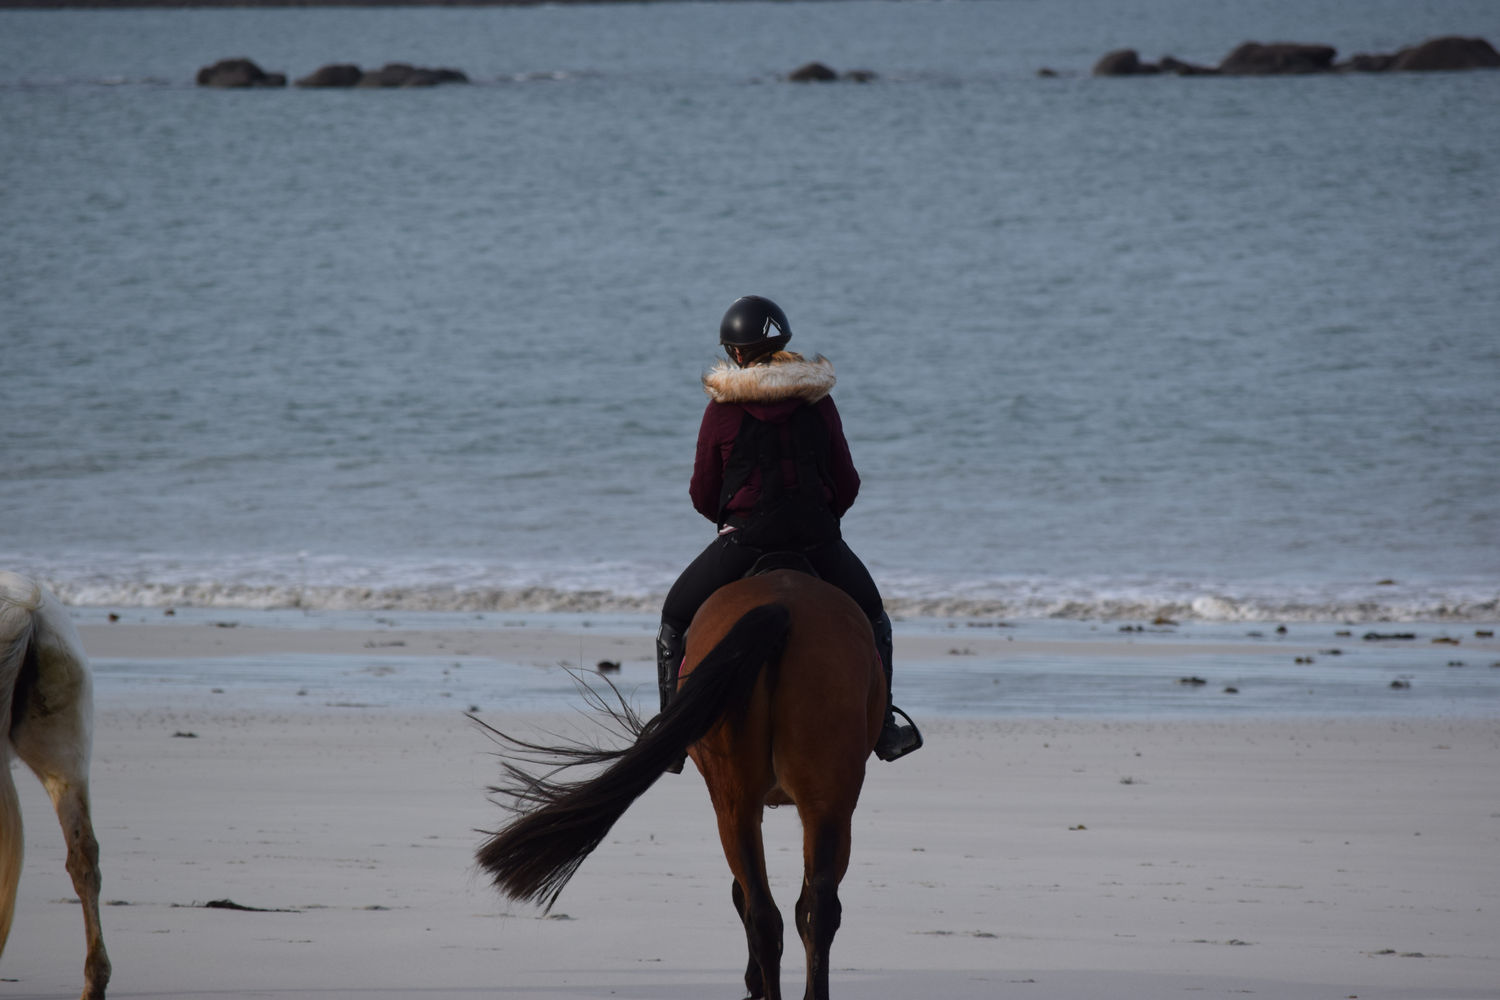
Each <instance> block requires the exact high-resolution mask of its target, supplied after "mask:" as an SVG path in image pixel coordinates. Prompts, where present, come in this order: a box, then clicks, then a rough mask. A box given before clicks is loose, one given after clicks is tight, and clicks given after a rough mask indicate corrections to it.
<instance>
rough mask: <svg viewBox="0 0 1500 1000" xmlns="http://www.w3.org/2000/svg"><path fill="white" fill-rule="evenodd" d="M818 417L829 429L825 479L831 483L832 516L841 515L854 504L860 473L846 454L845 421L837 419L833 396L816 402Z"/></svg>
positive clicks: (837, 412) (857, 494)
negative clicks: (826, 477)
mask: <svg viewBox="0 0 1500 1000" xmlns="http://www.w3.org/2000/svg"><path fill="white" fill-rule="evenodd" d="M818 414H819V416H821V417H822V418H823V423H824V424H825V425H827V427H828V478H829V479H830V480H832V486H833V500H832V504H831V506H832V508H833V512H834V514H836V515H837V516H839V517H843V516H844V512H845V511H846V510H848V509H849V508H850V507H852V506H853V505H854V498H855V497H857V496H859V472H857V471H856V470H855V468H854V457H853V456H852V455H850V454H849V441H848V439H847V438H845V437H844V421H843V420H842V419H841V418H840V417H839V408H838V407H837V406H835V405H834V404H833V397H832V396H824V397H823V398H822V399H820V400H819V401H818Z"/></svg>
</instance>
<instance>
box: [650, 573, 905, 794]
mask: <svg viewBox="0 0 1500 1000" xmlns="http://www.w3.org/2000/svg"><path fill="white" fill-rule="evenodd" d="M765 605H779V606H781V607H784V608H785V609H786V610H787V613H788V614H789V616H790V626H789V629H788V631H787V635H786V639H785V643H784V645H783V647H782V649H781V655H780V657H779V658H777V659H775V660H774V661H772V662H771V663H770V664H768V666H767V668H766V669H764V670H762V671H761V673H760V675H759V676H758V677H757V678H756V679H755V683H754V685H753V687H751V689H750V690H749V692H748V697H747V698H746V700H745V701H744V703H743V705H742V706H740V707H739V708H738V710H737V711H736V713H735V714H733V715H731V716H729V717H727V718H726V719H725V720H724V722H723V723H721V724H720V725H719V726H717V727H715V728H714V729H711V730H710V731H709V732H708V733H707V734H705V735H704V737H703V738H702V739H701V740H699V741H698V743H697V745H696V746H695V747H694V748H693V750H692V754H693V757H694V760H695V761H697V763H698V766H699V769H700V770H704V772H705V777H706V778H708V779H709V784H710V785H713V784H714V780H713V778H712V776H710V775H709V774H708V769H711V768H714V767H715V764H714V758H721V759H728V758H732V759H733V762H734V767H735V768H736V770H737V772H738V775H739V778H740V780H745V779H750V780H751V782H752V784H753V785H755V786H757V787H759V788H760V789H761V794H762V795H764V796H765V801H768V802H771V803H774V804H784V803H787V802H791V801H795V800H796V799H797V798H798V797H799V793H806V794H824V793H825V792H826V790H827V789H828V788H829V787H830V786H837V787H839V788H841V789H845V790H848V789H850V788H851V786H852V789H853V790H854V792H855V793H856V794H857V792H858V788H859V786H860V784H862V782H863V776H864V766H865V760H866V759H867V758H868V756H869V753H870V750H871V749H872V748H873V747H874V745H875V740H876V738H877V737H878V736H879V733H880V724H881V722H882V721H883V714H884V709H885V679H884V675H883V673H882V670H881V666H880V654H879V652H878V651H877V650H876V648H875V641H874V636H873V634H872V633H871V631H870V623H869V619H868V618H867V617H866V616H865V614H864V612H863V611H861V610H860V608H859V605H858V604H856V603H855V602H854V600H853V599H852V598H850V597H849V596H848V595H847V594H845V593H844V592H843V591H842V590H839V589H838V588H837V587H835V586H833V585H832V584H830V583H826V582H824V581H822V580H819V579H817V578H816V577H814V576H810V575H808V574H805V573H799V572H795V571H792V570H772V571H770V572H766V573H761V574H759V575H756V576H749V577H746V578H745V579H743V580H737V581H735V582H734V583H731V584H729V585H727V586H725V587H721V588H720V589H719V590H718V591H716V592H715V593H714V594H713V595H712V596H710V597H709V599H708V600H707V601H705V602H704V604H703V606H702V608H700V609H699V611H698V614H697V615H696V616H695V617H694V619H693V622H692V624H691V625H690V626H689V627H688V631H687V636H686V651H687V656H686V660H685V662H684V664H683V669H682V678H681V680H680V681H679V683H680V684H682V685H686V684H687V682H688V681H687V678H689V677H690V676H691V675H692V673H693V670H694V669H695V665H696V664H698V663H700V662H702V660H703V659H704V658H705V657H706V656H707V653H708V651H709V650H711V649H713V648H715V647H717V646H718V645H719V643H721V642H722V641H723V639H724V637H725V636H726V635H727V634H728V633H729V631H730V630H731V629H732V628H733V627H734V626H735V625H736V624H737V623H738V622H739V621H740V620H741V619H742V618H743V617H744V616H745V614H746V613H748V612H749V611H750V610H752V609H754V608H757V607H762V606H765ZM835 734H837V737H836V736H835Z"/></svg>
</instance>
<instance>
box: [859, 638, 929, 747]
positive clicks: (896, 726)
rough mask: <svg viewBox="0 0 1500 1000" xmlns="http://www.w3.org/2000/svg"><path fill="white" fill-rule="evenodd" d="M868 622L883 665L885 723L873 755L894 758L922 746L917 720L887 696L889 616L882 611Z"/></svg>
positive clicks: (890, 642) (891, 652) (891, 643)
mask: <svg viewBox="0 0 1500 1000" xmlns="http://www.w3.org/2000/svg"><path fill="white" fill-rule="evenodd" d="M870 625H871V627H872V628H874V629H875V648H876V649H878V650H879V651H880V662H881V665H882V666H883V667H884V668H885V691H886V698H885V725H883V726H882V727H881V728H880V738H879V739H877V740H876V741H875V756H877V757H879V758H880V759H881V760H896V759H897V758H898V757H905V756H906V755H907V754H909V753H911V752H912V751H913V750H920V749H922V734H921V733H920V732H918V731H917V724H916V723H915V722H912V721H911V716H909V715H907V714H906V713H905V712H902V711H901V709H899V708H897V707H896V706H895V704H894V703H893V701H892V698H891V677H892V670H891V658H892V656H893V655H894V652H895V642H894V640H893V639H892V637H891V619H890V616H889V615H887V614H886V613H885V612H884V611H882V612H881V613H880V617H879V618H872V619H871V620H870ZM898 713H899V714H900V716H901V718H903V719H905V720H906V724H905V725H902V724H901V723H899V722H897V721H896V715H897V714H898Z"/></svg>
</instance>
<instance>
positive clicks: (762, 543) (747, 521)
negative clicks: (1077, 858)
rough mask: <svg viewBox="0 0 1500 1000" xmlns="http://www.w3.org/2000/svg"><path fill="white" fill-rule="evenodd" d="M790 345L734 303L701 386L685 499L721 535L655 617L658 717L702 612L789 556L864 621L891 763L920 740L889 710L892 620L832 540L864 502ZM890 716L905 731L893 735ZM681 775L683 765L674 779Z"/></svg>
mask: <svg viewBox="0 0 1500 1000" xmlns="http://www.w3.org/2000/svg"><path fill="white" fill-rule="evenodd" d="M791 339H792V328H791V326H790V325H788V323H787V319H786V314H785V313H784V312H782V310H781V308H780V307H779V306H777V305H776V303H774V302H772V301H771V300H770V299H766V298H762V297H760V296H758V295H747V296H744V297H743V298H739V299H736V300H735V301H734V303H733V304H732V305H730V307H729V310H728V311H727V312H726V313H725V314H724V319H723V321H722V322H721V323H720V324H719V342H720V343H721V344H722V345H723V347H724V349H725V351H726V353H727V354H728V355H729V361H720V362H718V363H717V364H716V365H715V366H714V367H713V368H712V369H710V370H709V372H708V374H706V375H704V376H703V388H704V391H706V392H707V393H708V396H709V403H708V407H707V409H705V410H704V412H703V423H702V426H701V427H700V428H699V430H698V451H697V455H696V456H695V458H694V461H693V479H692V484H691V486H690V488H689V493H690V494H691V496H692V500H693V506H694V507H695V508H696V509H697V510H698V512H699V513H700V514H702V515H703V516H704V517H706V518H708V519H709V520H711V521H713V522H714V523H715V524H717V525H718V526H719V533H718V535H717V537H715V538H714V540H713V541H712V542H711V543H709V546H708V548H706V549H704V550H703V552H702V554H701V555H699V556H698V558H697V559H695V560H693V562H692V563H691V564H690V565H689V566H688V568H687V569H686V570H684V571H683V573H682V575H681V576H680V577H679V578H678V580H677V582H676V583H675V584H673V586H672V589H671V591H669V592H668V594H667V599H666V602H665V603H664V605H663V606H662V617H661V630H660V631H659V632H658V633H657V639H656V671H657V681H658V686H659V687H660V689H661V704H662V708H663V709H665V708H666V706H667V701H668V700H669V699H670V698H671V696H672V694H673V692H675V691H676V690H677V668H678V666H679V665H680V664H681V663H682V644H683V634H684V633H685V632H686V631H687V627H688V623H689V622H691V621H692V620H693V615H694V614H695V613H696V612H697V610H698V607H699V606H700V605H701V604H702V603H703V602H704V601H705V600H707V599H708V596H709V595H710V594H712V593H713V592H714V591H715V590H717V589H718V588H720V587H722V586H723V585H724V584H726V583H730V582H731V581H734V580H738V579H739V578H740V577H742V576H744V575H745V573H746V571H748V570H749V569H750V567H751V566H752V565H753V564H754V563H755V561H756V560H757V559H759V558H760V557H761V556H762V555H764V554H765V553H766V552H769V551H787V550H793V551H796V552H799V553H800V554H802V555H803V556H805V557H806V558H807V560H808V561H809V562H810V563H812V566H813V568H814V569H815V570H817V572H818V575H819V576H821V577H822V578H823V579H824V580H827V581H828V582H829V583H832V584H834V585H835V586H837V587H839V588H840V589H841V590H843V591H844V592H845V593H847V594H848V595H849V596H850V597H852V598H854V600H855V602H856V603H858V604H859V606H860V608H861V609H863V610H864V612H865V614H866V615H867V616H868V617H869V619H870V626H871V628H872V629H873V630H874V633H875V641H876V645H877V647H878V648H879V650H880V659H881V661H882V663H883V664H884V666H885V679H886V693H887V699H886V713H885V725H884V726H883V727H882V730H881V733H880V738H879V740H878V741H877V742H876V744H875V753H876V755H877V756H879V757H880V759H881V760H895V759H896V758H898V757H902V756H905V755H906V754H908V753H911V752H912V751H913V750H916V749H918V748H919V747H921V745H922V737H921V734H920V733H918V732H917V728H916V726H915V725H912V724H911V719H910V718H909V717H908V716H907V715H906V713H905V712H901V710H900V709H897V708H895V707H894V706H892V705H891V704H890V697H889V695H890V683H891V620H890V618H889V617H888V616H887V615H886V613H885V607H884V605H883V603H882V602H881V599H880V591H879V590H877V589H876V587H875V581H874V580H872V579H871V578H870V573H869V571H868V570H866V569H865V566H864V564H863V563H862V562H860V561H859V557H858V556H856V555H855V554H854V553H853V552H852V551H851V550H850V548H849V546H848V545H846V544H845V543H844V540H843V538H842V536H841V535H840V533H839V518H840V517H842V516H843V514H844V512H845V511H846V510H848V509H849V506H850V504H852V503H854V498H855V496H856V495H857V494H858V493H859V473H858V472H856V471H855V469H854V462H853V460H852V459H851V458H850V456H849V443H848V441H846V440H845V438H844V427H843V423H842V421H841V420H840V419H839V411H838V408H837V407H836V406H834V404H833V397H831V396H830V395H829V394H828V393H829V391H830V390H831V389H832V388H833V383H834V376H833V365H832V364H831V363H830V362H829V361H828V360H827V359H826V358H823V357H821V356H817V357H814V358H812V359H811V360H808V359H805V358H803V357H802V356H801V355H800V354H794V353H792V352H790V351H786V350H784V348H785V347H786V343H787V341H789V340H791ZM730 361H732V362H733V365H731V364H730ZM897 712H900V714H901V716H902V717H903V718H904V719H906V724H905V725H902V724H899V723H897V721H896V718H895V715H896V713H897ZM680 769H681V765H680V764H679V765H677V766H676V767H674V768H673V770H680Z"/></svg>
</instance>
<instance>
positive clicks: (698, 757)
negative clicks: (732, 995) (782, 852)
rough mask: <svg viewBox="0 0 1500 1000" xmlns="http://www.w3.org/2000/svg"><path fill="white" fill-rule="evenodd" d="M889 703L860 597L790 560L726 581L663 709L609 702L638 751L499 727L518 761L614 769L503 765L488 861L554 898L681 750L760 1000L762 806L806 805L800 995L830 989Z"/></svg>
mask: <svg viewBox="0 0 1500 1000" xmlns="http://www.w3.org/2000/svg"><path fill="white" fill-rule="evenodd" d="M885 702H886V688H885V677H884V675H883V673H882V670H881V664H880V655H879V653H878V652H877V650H876V647H875V640H874V636H873V635H872V634H871V631H870V622H869V619H868V618H867V617H865V615H864V613H863V612H862V611H860V609H859V606H858V605H857V604H855V603H854V601H853V600H851V599H850V598H849V597H848V596H847V595H845V594H844V593H843V592H842V591H841V590H839V589H837V588H836V587H833V586H832V585H830V584H827V583H824V582H823V581H821V580H819V579H817V578H816V577H814V576H811V575H808V574H806V573H802V572H797V571H795V570H791V569H778V570H773V571H771V572H767V573H764V574H761V575H755V576H749V577H746V578H745V579H743V580H739V581H736V582H734V583H731V584H729V585H728V586H725V587H723V588H721V589H720V590H718V591H717V592H716V593H715V594H714V595H713V596H712V597H710V598H709V599H708V601H706V602H705V603H704V605H703V607H702V608H701V609H700V610H699V612H698V614H697V616H696V617H694V619H693V622H692V625H691V626H690V627H689V629H688V633H687V642H686V658H685V659H684V661H683V664H682V671H681V676H680V679H679V681H678V691H677V694H676V695H675V696H674V697H673V699H672V701H671V703H670V704H669V705H668V706H667V710H666V711H665V712H663V713H662V714H661V715H659V716H657V717H656V718H654V719H652V720H651V721H650V722H649V723H646V724H644V725H642V724H641V723H640V720H639V718H638V717H637V716H635V715H634V713H632V712H631V711H630V710H629V709H628V708H626V709H624V711H623V712H621V711H616V712H615V713H614V714H615V715H616V718H617V719H619V721H621V722H624V723H625V724H627V725H628V726H629V727H630V730H631V732H632V733H633V734H634V735H635V740H634V742H633V743H631V744H630V745H629V746H627V747H625V748H624V749H621V750H595V749H589V748H583V747H552V746H545V745H541V744H534V743H527V742H524V741H519V740H515V739H513V738H511V737H505V736H504V735H503V734H499V735H501V737H502V738H503V739H505V740H507V741H508V742H509V743H510V744H511V745H512V746H513V747H517V748H519V749H520V750H521V753H520V754H519V755H518V754H516V753H514V752H512V753H511V754H510V756H512V757H515V758H516V759H520V760H523V761H527V762H529V763H532V764H544V765H549V764H550V765H556V766H564V767H565V766H571V765H572V764H578V763H594V764H608V765H609V766H608V767H607V768H606V769H605V770H604V771H603V772H602V773H600V774H598V775H597V776H596V777H593V778H592V779H589V780H586V781H580V782H576V783H558V782H554V781H552V780H550V779H548V778H545V777H544V778H536V777H533V776H532V775H530V774H528V773H527V772H525V771H523V770H521V769H520V768H519V767H517V766H515V765H513V764H507V766H506V769H507V772H508V775H509V777H510V779H511V781H510V784H509V785H508V786H506V787H504V788H497V789H493V790H494V791H496V792H500V793H504V794H508V795H511V796H513V797H514V798H515V800H516V801H515V805H514V808H515V810H516V812H517V813H518V816H517V818H516V819H515V820H514V821H512V822H511V823H510V824H508V825H507V826H506V827H505V828H504V829H502V830H501V831H500V832H499V833H497V834H495V835H494V836H493V837H492V838H491V839H490V840H489V841H488V842H487V843H485V844H484V846H483V847H481V848H480V850H479V852H478V855H477V856H478V860H479V864H480V866H481V867H482V868H484V869H485V870H487V871H488V872H490V873H491V874H492V875H493V876H494V881H495V885H496V886H497V887H498V888H499V889H500V890H501V891H502V892H504V893H505V894H507V895H508V896H510V897H511V898H513V899H525V900H532V901H535V902H541V903H544V904H545V905H546V906H548V907H550V906H551V905H552V903H553V902H555V901H556V899H557V896H558V894H559V893H560V892H562V889H563V886H564V885H566V884H567V881H568V879H569V878H571V877H572V875H573V873H574V872H575V871H577V869H578V866H579V865H580V864H582V862H583V860H584V858H585V857H587V856H588V854H589V852H590V851H592V850H593V849H594V848H595V847H597V846H598V845H599V843H600V842H601V841H602V840H603V838H604V835H605V834H606V833H607V832H608V831H609V829H610V827H611V826H612V825H613V824H614V822H615V821H616V820H617V819H619V817H620V816H621V815H622V814H624V812H625V810H626V809H627V808H628V807H629V806H630V804H631V803H632V802H634V801H635V800H636V799H637V798H638V797H639V796H640V795H641V794H642V793H643V792H645V791H646V789H647V788H649V787H650V786H651V785H652V783H653V782H655V781H656V779H657V778H658V777H659V776H660V775H661V773H662V772H663V771H664V770H665V769H666V767H667V766H668V765H669V764H670V763H672V762H673V761H674V760H676V759H678V758H680V756H681V754H682V752H683V751H684V750H687V751H688V752H689V753H690V754H691V756H692V758H693V760H694V762H695V763H696V764H697V765H698V769H699V771H701V772H702V774H703V779H704V781H705V782H707V784H708V791H709V796H710V798H711V799H712V801H713V805H714V812H715V813H716V814H717V815H718V821H719V839H720V840H721V841H722V843H723V846H724V857H725V858H726V859H727V860H728V862H729V868H730V871H732V872H733V873H734V886H733V898H734V906H735V909H736V910H737V911H738V912H739V915H740V919H741V921H742V922H743V923H744V925H745V935H746V938H747V940H748V942H749V948H750V962H749V966H748V968H747V969H746V971H745V986H746V988H747V989H748V990H749V991H750V996H751V997H767V998H769V1000H779V998H780V997H781V982H780V974H781V947H782V918H781V913H780V911H779V910H777V908H776V903H775V901H774V900H773V899H772V898H771V888H770V885H769V884H768V883H767V879H766V859H765V851H764V847H763V844H762V841H761V816H762V811H763V809H764V807H765V806H767V805H784V804H791V805H795V806H796V807H797V814H798V816H799V818H800V819H801V821H802V865H803V876H802V894H801V896H800V897H799V898H798V900H797V910H796V922H797V932H798V934H799V935H800V936H801V938H802V943H803V945H804V947H805V948H806V950H807V989H806V993H805V997H806V998H807V1000H826V998H827V997H828V952H829V947H830V946H831V945H832V943H833V935H834V932H835V931H837V930H838V927H839V923H840V919H841V907H840V904H839V899H838V886H839V882H840V881H841V880H842V879H843V877H844V873H845V871H847V870H848V867H849V839H850V823H851V820H852V818H853V815H854V807H855V804H856V803H857V802H858V800H859V791H860V787H861V785H862V784H863V783H864V777H865V761H866V759H867V758H868V757H869V755H870V751H871V750H872V749H873V748H874V746H875V739H876V737H877V736H878V735H879V733H880V725H881V721H882V718H883V716H884V712H885ZM554 773H555V772H554Z"/></svg>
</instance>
